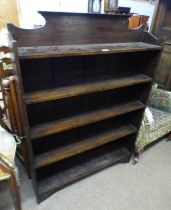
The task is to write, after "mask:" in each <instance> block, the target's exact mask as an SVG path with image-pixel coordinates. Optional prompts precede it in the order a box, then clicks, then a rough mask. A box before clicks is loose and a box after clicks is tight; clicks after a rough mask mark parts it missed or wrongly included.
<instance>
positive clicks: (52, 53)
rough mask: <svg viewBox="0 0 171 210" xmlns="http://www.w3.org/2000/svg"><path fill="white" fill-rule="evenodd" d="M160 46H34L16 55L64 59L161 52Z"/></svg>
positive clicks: (122, 44) (140, 44) (137, 43)
mask: <svg viewBox="0 0 171 210" xmlns="http://www.w3.org/2000/svg"><path fill="white" fill-rule="evenodd" d="M161 48H162V47H161V46H158V45H153V44H148V43H144V42H126V43H104V44H82V45H61V46H34V47H19V48H18V55H19V58H21V59H29V58H47V57H64V56H78V55H80V56H81V55H97V54H113V53H127V52H141V51H142V52H143V51H151V50H161Z"/></svg>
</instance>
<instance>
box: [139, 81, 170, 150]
mask: <svg viewBox="0 0 171 210" xmlns="http://www.w3.org/2000/svg"><path fill="white" fill-rule="evenodd" d="M169 132H171V92H169V91H165V90H162V89H159V88H158V87H157V84H155V85H153V87H152V90H151V93H150V96H149V100H148V107H147V108H146V110H145V113H144V118H143V121H142V124H141V126H140V130H139V133H138V136H137V140H136V148H137V151H142V150H143V148H144V147H145V146H146V145H148V144H150V143H152V142H154V141H155V140H157V139H159V138H160V137H162V136H164V135H166V134H167V133H169Z"/></svg>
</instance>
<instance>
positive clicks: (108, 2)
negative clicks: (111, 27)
mask: <svg viewBox="0 0 171 210" xmlns="http://www.w3.org/2000/svg"><path fill="white" fill-rule="evenodd" d="M117 9H118V0H104V12H105V13H115V12H117Z"/></svg>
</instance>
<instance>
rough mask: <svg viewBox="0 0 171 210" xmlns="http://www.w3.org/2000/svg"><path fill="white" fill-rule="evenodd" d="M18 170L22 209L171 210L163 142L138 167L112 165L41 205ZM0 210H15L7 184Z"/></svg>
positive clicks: (169, 154) (168, 152) (0, 191)
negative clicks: (37, 202)
mask: <svg viewBox="0 0 171 210" xmlns="http://www.w3.org/2000/svg"><path fill="white" fill-rule="evenodd" d="M19 168H20V174H21V192H22V207H23V210H171V142H166V141H162V142H160V143H158V144H156V145H155V146H153V147H152V148H151V149H149V150H147V151H146V152H145V153H144V154H143V156H142V157H141V159H140V162H139V163H138V164H137V165H132V164H131V163H129V164H118V165H116V166H112V167H110V168H108V169H106V170H104V171H102V172H99V173H97V174H95V175H93V176H90V177H88V178H86V179H84V180H82V181H79V182H77V183H76V184H73V185H71V186H69V187H67V188H65V189H63V190H61V191H59V192H57V193H55V194H54V195H52V196H51V197H49V198H48V199H47V200H46V201H44V202H42V203H41V204H40V205H37V204H36V199H35V196H34V193H33V190H32V186H31V182H30V181H29V180H28V179H27V178H26V176H25V174H24V173H23V170H22V168H21V166H20V167H19ZM0 209H1V210H12V209H13V203H12V201H11V196H10V194H9V191H8V188H7V185H5V184H0Z"/></svg>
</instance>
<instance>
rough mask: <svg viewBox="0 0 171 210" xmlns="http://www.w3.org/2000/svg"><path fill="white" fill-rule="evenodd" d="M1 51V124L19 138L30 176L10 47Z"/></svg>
mask: <svg viewBox="0 0 171 210" xmlns="http://www.w3.org/2000/svg"><path fill="white" fill-rule="evenodd" d="M0 52H1V53H3V56H2V57H1V62H0V85H1V91H2V99H3V101H2V103H1V107H0V113H1V119H0V124H1V126H2V127H4V128H5V129H6V130H8V132H10V133H12V134H13V135H15V136H16V138H17V139H18V142H20V144H19V145H18V147H17V154H18V155H19V157H20V159H21V160H22V161H24V165H25V168H26V171H27V173H28V175H29V177H30V173H29V172H30V169H29V168H28V167H29V163H28V161H29V160H28V155H27V149H26V147H27V145H26V143H24V141H25V139H24V137H23V130H22V125H21V119H20V112H19V107H18V101H17V96H16V88H15V77H14V76H13V61H12V57H13V55H12V52H11V49H10V47H7V46H1V47H0Z"/></svg>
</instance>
